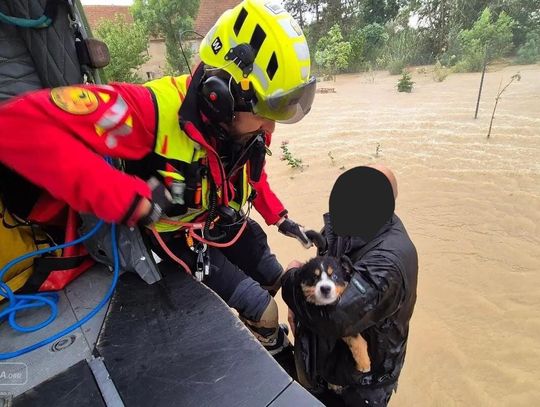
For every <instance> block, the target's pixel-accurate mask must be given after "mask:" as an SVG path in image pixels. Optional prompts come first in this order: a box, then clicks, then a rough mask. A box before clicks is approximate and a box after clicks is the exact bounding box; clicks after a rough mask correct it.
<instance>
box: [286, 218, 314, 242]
mask: <svg viewBox="0 0 540 407" xmlns="http://www.w3.org/2000/svg"><path fill="white" fill-rule="evenodd" d="M277 227H278V230H279V232H280V233H283V234H284V235H285V236H289V237H294V238H295V239H297V240H298V241H299V242H300V243H302V246H304V247H305V248H306V249H309V248H310V247H311V246H313V243H312V242H311V240H310V239H309V237H307V236H306V233H305V231H304V227H303V226H301V225H299V224H298V223H296V222H295V221H293V220H291V219H289V218H286V217H283V218H281V219H280V220H279V221H278V222H277Z"/></svg>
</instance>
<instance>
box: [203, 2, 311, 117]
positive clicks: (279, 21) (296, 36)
mask: <svg viewBox="0 0 540 407" xmlns="http://www.w3.org/2000/svg"><path fill="white" fill-rule="evenodd" d="M199 54H200V58H201V61H202V62H203V63H204V64H206V65H209V66H211V67H214V68H218V69H221V70H223V71H226V72H228V73H229V74H230V75H231V77H232V78H233V79H234V80H235V81H236V83H237V84H238V85H239V87H240V89H241V90H242V91H243V92H246V93H245V94H248V93H249V94H253V93H254V97H253V98H251V109H252V110H253V113H255V114H258V115H260V116H262V117H266V118H268V119H271V120H276V121H279V122H283V123H294V122H297V121H299V120H300V119H302V118H303V117H304V116H305V115H306V114H307V113H308V112H309V110H310V109H311V104H312V103H313V98H314V96H315V86H316V81H315V78H314V77H312V76H310V66H311V61H310V57H309V49H308V45H307V42H306V37H305V36H304V34H303V32H302V29H301V28H300V26H299V25H298V23H297V22H296V21H295V20H294V19H293V18H292V16H291V15H290V14H289V13H288V12H287V11H286V10H285V9H284V8H283V6H282V4H281V3H280V2H279V1H277V0H244V1H242V2H241V3H240V4H239V5H238V6H236V7H234V8H233V9H231V10H227V11H226V12H225V13H223V14H222V15H221V17H220V18H219V19H218V21H217V22H216V24H215V25H214V26H213V27H212V28H211V29H210V31H209V32H208V34H207V35H206V36H205V37H204V39H203V40H202V42H201V45H200V49H199Z"/></svg>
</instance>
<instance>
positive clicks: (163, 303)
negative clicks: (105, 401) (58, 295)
mask: <svg viewBox="0 0 540 407" xmlns="http://www.w3.org/2000/svg"><path fill="white" fill-rule="evenodd" d="M162 272H163V273H164V279H163V280H162V282H160V283H157V284H154V285H151V286H148V285H147V284H145V283H144V282H142V281H141V280H140V279H139V278H138V277H136V276H134V275H130V274H126V275H124V276H122V278H121V281H120V283H119V285H118V287H117V290H116V293H115V295H114V297H113V300H112V302H111V304H110V308H109V312H108V315H107V317H106V318H105V323H104V326H103V329H102V332H101V334H100V337H99V339H98V343H97V350H98V352H99V353H100V355H101V356H103V358H104V363H105V365H106V367H107V370H108V371H109V374H110V376H111V379H112V380H113V382H114V384H115V386H116V388H117V390H118V392H119V394H120V396H121V397H122V400H123V401H124V403H125V405H126V406H128V407H129V406H143V405H144V406H173V405H174V406H183V407H190V406H193V407H200V406H220V407H226V406H235V407H239V406H246V407H256V406H267V405H269V404H270V403H272V402H273V401H274V400H275V399H276V398H277V397H278V396H279V395H280V394H281V393H283V391H284V390H285V389H286V388H287V387H288V386H289V385H290V384H291V383H292V379H291V377H290V376H289V375H288V374H286V373H285V371H284V370H283V369H281V367H280V366H279V365H278V364H277V362H276V361H275V360H274V359H273V358H272V357H271V356H270V355H269V354H268V353H267V352H266V351H265V350H264V349H263V348H262V347H261V345H260V344H259V343H258V341H257V340H256V339H255V338H254V337H253V336H252V335H251V334H250V333H249V331H247V329H246V328H245V327H244V325H243V324H242V322H240V320H239V319H238V318H237V317H236V316H235V315H234V314H233V313H232V312H231V310H230V309H229V308H228V307H227V305H226V304H225V303H224V302H223V301H221V299H219V298H218V297H217V296H216V295H215V294H214V293H213V292H212V291H210V290H209V289H208V288H206V287H205V286H204V285H202V284H200V283H198V282H196V281H195V280H193V278H191V277H190V276H188V275H186V274H185V273H183V272H180V271H178V270H172V271H171V270H168V269H164V270H162ZM305 394H306V396H307V397H311V396H310V395H309V394H308V393H307V392H306V393H305Z"/></svg>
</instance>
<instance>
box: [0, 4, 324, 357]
mask: <svg viewBox="0 0 540 407" xmlns="http://www.w3.org/2000/svg"><path fill="white" fill-rule="evenodd" d="M200 58H201V60H202V62H201V64H200V65H199V66H198V67H197V68H196V70H195V71H194V72H193V74H192V75H183V76H179V77H170V76H168V77H164V78H161V79H158V80H155V81H152V82H149V83H147V84H146V85H144V86H140V85H133V84H125V83H122V84H120V83H115V84H111V85H107V86H98V85H90V86H83V85H80V86H69V87H61V88H55V89H50V90H42V91H38V92H33V93H29V94H26V95H23V96H22V97H19V98H16V99H14V100H12V101H10V102H9V103H7V104H4V105H2V106H0V128H1V129H2V135H1V136H0V162H1V163H3V164H4V165H6V166H7V167H9V168H11V169H12V170H14V171H15V172H17V173H19V174H21V175H22V176H24V177H25V178H27V179H28V180H30V181H31V182H32V183H34V184H35V185H37V186H39V187H41V188H43V189H44V190H46V191H47V192H48V193H49V194H50V195H52V196H53V197H54V198H56V199H58V200H62V201H64V202H66V203H68V204H69V205H70V206H71V207H72V208H74V209H76V210H77V211H79V212H86V213H92V214H95V215H96V216H97V217H99V218H101V219H103V220H105V221H107V222H122V223H126V224H128V225H142V226H148V225H153V227H154V228H155V230H156V231H157V232H158V233H159V234H157V236H159V239H157V238H156V237H155V236H154V237H152V239H153V242H154V243H156V250H158V251H159V253H160V254H161V255H162V257H163V258H164V259H169V257H171V256H169V255H168V254H166V253H167V251H168V252H169V253H172V254H173V256H177V257H179V258H180V259H181V260H182V261H184V262H185V263H187V265H188V266H189V268H190V269H191V270H193V271H195V272H196V274H197V276H198V277H199V279H202V280H203V281H204V283H205V284H206V285H207V286H209V287H210V288H211V289H213V290H214V291H215V292H216V293H217V294H218V295H220V296H221V297H222V298H223V300H225V301H226V302H227V304H228V305H229V306H231V307H233V308H235V309H236V310H238V312H239V314H240V316H241V317H242V318H243V319H244V320H245V322H246V324H247V326H248V327H249V328H250V329H251V330H252V331H253V332H254V333H255V335H256V336H257V338H258V339H259V340H260V341H261V343H262V344H263V345H264V346H265V347H266V348H267V349H268V350H269V351H271V353H277V352H279V351H280V350H281V349H282V348H283V347H284V346H286V345H287V344H288V342H287V338H286V334H285V332H284V330H283V328H280V327H279V326H278V315H277V305H276V302H275V300H274V299H273V294H275V292H276V291H277V289H278V288H279V285H280V278H281V275H282V273H283V269H282V267H281V266H280V264H279V263H278V261H277V259H276V257H275V256H274V255H273V254H272V253H271V251H270V248H269V247H268V244H267V238H266V235H265V233H264V232H263V230H262V228H261V227H260V226H259V225H258V224H257V223H256V222H255V221H253V220H251V219H249V218H248V214H247V213H246V211H245V208H246V207H247V208H249V207H250V206H251V205H253V206H254V207H255V208H256V209H257V211H258V212H259V213H260V214H261V215H262V216H263V218H264V220H265V221H266V223H267V224H269V225H276V226H278V229H279V231H280V232H281V233H283V234H285V235H287V236H291V237H294V238H297V239H298V240H299V241H300V242H301V243H302V244H303V245H304V246H306V247H309V246H310V245H311V242H310V240H309V239H308V238H307V237H306V235H305V233H304V230H303V228H302V227H301V226H300V225H298V224H297V223H295V222H294V221H292V220H291V219H290V218H288V217H287V211H286V209H285V208H284V206H283V204H282V203H281V202H280V200H279V199H278V198H277V197H276V195H275V194H274V193H273V192H272V191H271V189H270V187H269V185H268V181H267V175H266V173H265V171H264V162H265V154H266V152H267V151H268V146H269V144H270V138H271V134H272V132H273V131H274V128H275V122H276V121H278V122H284V123H294V122H297V121H299V120H300V119H302V118H303V117H304V116H305V115H306V114H307V113H308V112H309V110H310V108H311V104H312V101H313V98H314V94H315V82H316V81H315V78H313V77H312V76H310V56H309V50H308V46H307V43H306V38H305V37H304V35H303V33H302V30H301V29H300V27H299V26H298V24H297V23H296V22H295V21H294V19H293V18H292V17H291V15H290V14H289V13H287V12H286V11H285V9H284V8H283V7H282V5H281V3H279V2H276V1H274V0H244V1H242V2H241V3H240V4H239V5H238V6H236V7H234V8H233V9H231V10H228V11H226V12H225V13H224V14H223V15H222V16H221V17H220V18H219V20H218V21H217V22H216V24H215V25H214V27H213V28H212V29H211V30H210V31H209V32H208V34H207V35H206V37H205V38H204V39H203V41H202V43H201V45H200ZM104 156H108V157H112V158H121V159H124V160H125V162H126V172H122V171H119V170H117V169H115V168H114V167H112V166H111V165H109V164H108V163H107V162H106V161H105V160H104V159H103V157H104ZM246 221H247V223H246V225H245V226H243V227H242V225H244V223H245V222H246ZM186 224H199V225H204V226H202V227H199V229H197V230H195V234H196V235H197V236H195V237H202V238H204V240H205V241H206V242H208V245H206V244H203V243H200V242H198V241H196V240H193V236H192V235H190V234H188V233H186V226H185V225H186ZM239 232H242V234H241V235H240V236H238V234H239ZM232 239H237V240H236V241H235V243H234V244H232V245H231V246H229V247H225V248H223V247H219V248H217V247H213V246H212V245H214V246H219V245H221V246H227V242H231V240H232ZM159 240H162V241H163V242H164V245H162V246H160V245H157V241H159ZM263 287H264V288H263Z"/></svg>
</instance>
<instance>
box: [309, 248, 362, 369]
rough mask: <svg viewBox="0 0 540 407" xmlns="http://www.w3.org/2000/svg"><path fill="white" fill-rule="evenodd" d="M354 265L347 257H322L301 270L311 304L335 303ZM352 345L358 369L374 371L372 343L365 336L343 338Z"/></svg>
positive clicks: (324, 305)
mask: <svg viewBox="0 0 540 407" xmlns="http://www.w3.org/2000/svg"><path fill="white" fill-rule="evenodd" d="M352 270H353V265H352V263H351V261H350V259H349V258H348V257H346V256H344V257H342V259H341V260H338V259H336V258H335V257H330V256H325V257H322V256H318V257H315V258H313V259H311V260H310V261H308V262H307V263H306V264H304V265H303V266H302V267H301V268H300V269H299V270H298V276H299V280H298V281H299V283H300V286H301V288H302V292H303V294H304V299H305V301H306V302H307V303H311V304H315V305H317V306H321V307H326V306H332V304H335V303H336V302H337V301H339V298H340V296H341V294H342V293H343V291H344V290H345V288H346V287H347V284H348V281H349V280H350V275H351V272H352ZM342 339H343V341H345V343H346V344H347V345H348V346H349V349H350V350H351V353H352V355H353V358H354V360H355V362H356V368H357V370H359V371H361V372H363V373H366V372H369V371H370V370H371V361H370V359H369V354H368V346H367V342H366V340H365V339H364V338H363V337H362V335H360V334H358V335H356V336H346V337H344V338H342Z"/></svg>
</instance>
